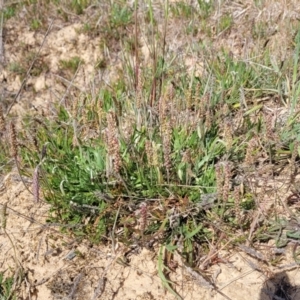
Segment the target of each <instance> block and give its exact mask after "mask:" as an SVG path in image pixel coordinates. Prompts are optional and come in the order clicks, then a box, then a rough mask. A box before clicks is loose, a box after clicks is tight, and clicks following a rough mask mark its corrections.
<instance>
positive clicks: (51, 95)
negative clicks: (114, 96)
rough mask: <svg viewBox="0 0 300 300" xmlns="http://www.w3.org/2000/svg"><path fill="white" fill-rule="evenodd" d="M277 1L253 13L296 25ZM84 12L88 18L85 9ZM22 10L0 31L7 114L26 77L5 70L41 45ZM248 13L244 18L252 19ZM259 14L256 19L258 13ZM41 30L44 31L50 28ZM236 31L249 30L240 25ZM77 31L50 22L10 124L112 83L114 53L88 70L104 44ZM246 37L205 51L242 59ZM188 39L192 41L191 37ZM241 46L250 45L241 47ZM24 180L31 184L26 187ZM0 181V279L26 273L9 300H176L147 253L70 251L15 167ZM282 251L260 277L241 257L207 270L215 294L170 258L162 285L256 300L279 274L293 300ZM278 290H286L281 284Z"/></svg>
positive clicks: (72, 22)
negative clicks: (67, 67)
mask: <svg viewBox="0 0 300 300" xmlns="http://www.w3.org/2000/svg"><path fill="white" fill-rule="evenodd" d="M283 2H284V1H278V3H277V4H274V5H273V4H272V1H271V2H270V4H269V5H266V6H265V7H264V8H262V9H261V10H260V13H261V14H263V15H266V16H267V15H268V13H269V14H270V15H271V14H272V13H273V11H274V10H275V11H276V9H277V10H278V14H279V13H280V12H282V11H285V12H287V14H290V15H288V17H286V16H285V18H290V19H292V20H294V19H296V18H297V13H298V14H299V11H300V10H299V8H297V6H296V4H294V3H292V2H291V3H289V5H290V6H289V5H288V6H289V9H288V10H285V9H283V7H284V3H283ZM249 3H250V2H249ZM249 5H250V4H249ZM276 5H277V6H276ZM293 5H294V6H293ZM243 9H244V10H251V9H252V7H251V5H250V6H247V5H245V6H244V7H241V5H239V4H238V3H237V4H236V7H235V8H234V7H231V8H230V9H229V7H228V10H229V11H230V10H231V11H233V12H236V15H237V18H238V17H239V14H238V13H240V14H242V13H244V10H243ZM88 12H89V13H90V14H92V13H93V11H92V8H90V11H88ZM26 13H27V10H26V8H24V9H23V10H21V11H19V12H18V15H17V16H15V17H13V18H11V19H9V20H7V21H6V22H5V26H4V30H5V39H4V49H5V60H6V64H5V65H3V66H2V67H1V72H0V80H1V82H2V87H1V93H2V98H1V99H3V103H4V104H5V106H6V107H8V105H9V104H10V103H11V102H12V99H13V98H14V96H15V95H16V94H17V91H18V89H19V88H20V87H21V84H22V80H23V77H24V74H18V72H16V71H12V63H13V62H20V61H22V58H24V55H25V54H26V53H27V52H28V51H32V50H35V51H37V49H38V48H39V47H40V46H41V44H42V41H43V39H44V38H45V29H41V30H40V31H33V30H32V29H31V28H30V26H29V25H28V23H27V21H26V20H27V19H26ZM293 14H294V15H293ZM249 15H250V17H252V16H253V15H254V13H250V14H249ZM216 17H217V16H216ZM258 17H260V15H257V18H258ZM253 19H255V18H253ZM172 22H173V23H172V24H173V30H172V32H170V34H169V35H168V37H167V41H168V39H169V44H168V45H169V47H170V48H171V49H175V51H180V46H181V45H185V43H186V42H187V41H186V40H185V39H184V38H182V37H181V36H180V34H181V33H180V29H179V28H175V27H176V26H174V24H175V25H176V22H178V20H177V21H176V20H173V21H172ZM46 23H48V25H49V24H50V21H49V22H46ZM172 24H170V27H171V26H172ZM243 26H244V27H245V28H246V27H247V25H246V24H243ZM81 27H82V23H81V19H80V18H79V17H76V16H73V17H72V18H70V19H69V21H68V22H65V23H64V22H63V21H62V20H54V21H53V24H52V26H51V30H50V32H49V35H48V36H47V38H46V40H45V43H44V45H43V47H42V49H41V53H40V56H39V57H41V59H40V61H39V63H41V64H42V63H44V64H45V65H46V66H47V68H46V70H45V69H43V68H42V71H41V73H40V74H38V75H36V76H30V77H29V78H28V80H27V82H26V86H25V88H24V90H23V91H22V94H21V96H20V97H18V101H17V102H16V103H15V105H14V106H13V107H12V110H11V115H12V118H13V119H15V120H16V122H18V120H19V116H20V115H24V114H25V113H26V112H28V111H34V110H35V109H37V110H39V111H41V110H44V111H45V112H46V113H47V111H48V110H51V109H52V108H53V106H52V105H53V103H55V102H57V101H62V97H63V95H64V93H65V92H66V91H68V90H69V89H70V87H71V86H72V87H73V88H74V89H76V90H77V92H78V90H79V91H80V90H83V91H84V90H86V89H92V88H93V87H92V85H93V84H94V85H97V82H98V81H100V77H101V80H103V78H105V81H106V82H111V81H113V80H114V78H115V77H116V76H118V68H120V53H121V51H119V49H117V48H116V49H115V51H112V52H111V53H110V55H109V59H108V62H107V63H108V68H107V70H106V71H105V72H104V73H102V71H101V74H100V72H98V71H95V68H94V66H95V64H96V63H97V62H98V61H99V60H101V59H102V55H103V54H99V53H98V52H97V46H98V45H99V44H100V43H101V39H102V38H103V37H102V36H101V35H100V36H91V35H89V34H87V33H84V32H82V31H81V30H80V28H81ZM176 30H178V32H177V33H176ZM285 30H286V27H283V28H282V30H281V31H280V30H278V31H277V33H276V34H275V33H274V35H271V38H270V42H269V43H271V44H272V43H273V44H274V45H276V42H275V41H276V39H280V35H284V34H285ZM245 32H246V31H244V32H243V30H241V31H238V30H237V29H236V28H233V29H232V31H231V32H230V33H227V35H226V36H225V35H222V34H221V33H220V34H219V36H218V38H219V42H218V43H216V41H213V45H214V47H215V48H216V49H217V48H218V47H221V46H220V45H225V46H226V47H228V48H230V49H231V50H232V52H233V55H240V54H241V52H243V55H245V56H247V53H246V52H247V51H250V49H251V47H254V46H253V45H252V44H251V40H249V39H248V38H247V36H245V35H244V34H245ZM243 35H244V36H243ZM174 36H177V37H178V40H177V44H176V42H174V40H173V41H172V37H174ZM195 39H196V38H195ZM243 39H244V40H246V42H245V41H243ZM190 42H191V43H193V40H191V41H190ZM244 42H245V43H248V44H247V45H248V46H246V45H245V43H244ZM243 43H244V44H243ZM172 47H173V48H172ZM274 47H275V46H274ZM141 51H142V52H143V56H144V59H145V60H147V55H149V53H148V52H147V47H146V46H145V45H144V46H143V45H142V46H141ZM277 55H280V53H277ZM74 56H79V57H80V58H82V59H83V60H84V68H81V69H80V70H79V72H78V74H77V75H76V78H75V79H74V81H71V80H70V78H69V79H66V78H67V77H68V76H67V75H68V74H65V73H63V72H62V71H61V69H60V64H59V61H61V60H66V59H68V58H70V57H74ZM183 61H185V63H186V65H187V66H188V67H191V68H193V67H194V65H195V64H194V62H195V57H193V56H192V55H189V56H187V57H185V58H184V59H183ZM9 66H10V68H9ZM198 68H199V69H198ZM194 71H195V70H194ZM196 71H197V72H201V64H199V65H197V70H196ZM91 82H93V84H91ZM28 183H29V184H31V182H30V180H29V181H28ZM1 184H2V186H5V187H6V189H4V192H2V194H1V195H0V203H1V204H4V203H6V202H7V203H8V209H7V225H6V228H7V234H8V235H9V237H10V238H11V240H10V239H9V238H8V236H7V235H6V234H4V233H2V234H1V235H0V271H1V272H5V274H6V275H7V276H9V275H11V274H13V275H15V276H20V277H21V274H20V273H18V272H17V271H16V264H17V262H16V260H18V261H19V262H20V263H21V265H22V267H23V270H25V272H26V276H25V278H26V280H25V281H24V282H23V283H22V285H21V288H20V290H19V292H18V296H17V299H41V300H48V299H49V300H50V299H124V300H125V299H128V300H129V299H157V300H158V299H175V297H174V296H173V295H171V294H170V293H168V292H166V291H165V290H164V289H163V287H162V285H161V280H160V278H159V276H158V274H157V266H156V265H157V256H156V252H155V251H153V252H152V251H148V250H146V249H143V250H141V251H140V252H139V253H132V254H130V256H129V261H125V262H124V256H125V253H126V252H127V251H128V249H127V248H126V247H124V246H123V245H122V244H118V243H117V244H116V245H114V246H113V245H107V246H91V245H89V243H88V242H86V243H80V244H77V242H76V240H72V238H69V237H67V235H66V234H62V233H60V232H59V229H58V228H56V227H55V226H47V225H45V220H46V216H47V211H48V209H49V207H48V206H47V204H45V203H43V202H41V203H39V204H36V203H34V201H33V196H32V195H31V194H29V192H28V191H27V190H26V189H25V188H24V185H23V183H22V182H21V181H20V177H19V175H18V172H17V171H16V170H14V169H13V171H11V172H9V173H8V174H5V175H3V176H2V178H1ZM11 242H12V243H11ZM12 244H13V246H12ZM14 250H15V251H14ZM285 251H286V257H285V258H284V260H283V261H282V262H281V264H280V266H281V267H278V266H277V267H274V268H272V267H270V266H268V268H267V269H268V271H265V270H264V263H263V262H261V261H259V260H257V259H256V258H252V257H250V256H249V255H247V254H246V253H245V251H241V252H236V251H234V252H233V253H230V252H229V253H228V252H226V253H223V257H224V258H225V259H226V261H224V262H223V263H218V264H216V265H214V266H213V267H212V268H210V269H209V270H208V273H209V275H210V278H213V281H214V285H215V287H216V288H214V287H212V286H210V287H207V286H206V285H207V284H206V283H205V282H201V280H200V279H199V278H197V276H195V275H194V276H193V272H191V271H189V268H188V267H186V266H184V265H183V263H182V261H181V260H180V258H179V257H178V258H175V259H176V260H177V263H178V268H176V270H175V271H174V272H172V273H171V274H170V278H171V279H172V280H173V281H174V282H175V283H176V286H175V289H176V291H177V292H178V293H179V294H180V295H181V296H182V298H183V299H186V300H188V299H226V297H227V299H228V298H229V299H236V300H238V299H257V300H258V299H260V300H263V299H271V298H269V297H270V296H267V294H266V293H264V292H263V289H265V291H266V290H267V288H266V282H268V280H269V281H274V280H273V279H272V276H273V275H274V274H277V273H278V274H280V276H279V275H278V276H279V277H280V278H281V276H285V275H286V276H287V278H288V280H289V282H290V285H292V286H294V288H291V289H290V293H291V295H292V298H291V299H300V296H299V295H300V293H298V296H296V293H297V287H296V286H297V285H299V286H300V276H299V274H298V273H299V270H298V268H297V265H296V264H293V260H292V259H291V257H290V252H291V251H290V249H289V248H286V249H285ZM265 252H267V251H265ZM265 252H264V253H265ZM274 276H275V275H274ZM275 277H276V276H275ZM280 278H279V279H276V280H277V281H279V282H281V283H282V285H283V283H284V280H282V279H280ZM276 280H275V281H276ZM284 284H286V285H288V284H287V283H286V282H285V283H284ZM271 285H272V283H270V286H271ZM272 293H273V294H274V289H273V290H272V289H270V291H269V295H272ZM277 295H279V294H277ZM279 296H280V295H279ZM281 297H284V296H282V295H281ZM297 297H298V298H297ZM283 299H290V298H283Z"/></svg>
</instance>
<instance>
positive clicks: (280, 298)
mask: <svg viewBox="0 0 300 300" xmlns="http://www.w3.org/2000/svg"><path fill="white" fill-rule="evenodd" d="M259 300H300V286H295V285H292V283H291V282H290V279H289V278H288V276H287V274H286V273H285V272H280V273H276V274H275V275H274V276H272V277H271V278H269V279H268V280H266V281H265V283H264V285H263V288H262V290H261V292H260V297H259Z"/></svg>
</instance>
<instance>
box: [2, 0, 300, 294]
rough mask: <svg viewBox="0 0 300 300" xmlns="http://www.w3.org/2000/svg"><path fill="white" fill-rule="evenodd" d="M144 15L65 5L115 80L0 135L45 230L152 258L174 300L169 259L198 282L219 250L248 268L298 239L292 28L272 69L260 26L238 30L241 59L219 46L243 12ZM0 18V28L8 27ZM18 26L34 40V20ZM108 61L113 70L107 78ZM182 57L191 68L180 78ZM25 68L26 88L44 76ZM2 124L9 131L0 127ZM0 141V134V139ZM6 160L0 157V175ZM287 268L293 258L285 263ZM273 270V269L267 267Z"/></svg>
mask: <svg viewBox="0 0 300 300" xmlns="http://www.w3.org/2000/svg"><path fill="white" fill-rule="evenodd" d="M41 2H43V1H41ZM46 2H47V1H46ZM50 2H51V1H50ZM50 2H49V3H48V2H47V3H48V5H49V6H51V5H52V6H54V7H55V11H56V13H58V14H59V15H60V16H61V13H62V12H64V13H66V14H67V15H68V18H67V19H69V17H70V18H73V17H74V16H73V15H72V14H69V13H68V11H67V12H66V7H68V6H67V5H64V4H63V3H61V2H60V1H56V2H55V1H53V2H52V3H50ZM104 2H105V1H104ZM146 2H147V3H144V2H143V3H140V2H139V1H137V0H136V1H135V6H134V7H132V6H130V5H129V3H127V2H125V1H120V2H113V3H109V1H107V3H105V5H104V4H102V3H101V4H99V3H98V2H95V3H93V2H92V1H72V4H71V7H70V8H72V10H73V11H74V12H75V13H76V14H77V15H80V18H82V19H81V21H82V29H81V30H80V32H79V33H80V34H87V35H91V36H94V37H95V36H97V35H99V36H101V38H102V40H101V46H100V48H101V49H100V50H99V49H98V50H97V51H101V55H102V57H101V59H99V58H98V60H97V61H96V62H95V63H94V67H95V70H94V71H95V73H97V72H103V74H104V73H105V71H107V70H109V69H110V68H111V69H114V71H115V74H116V75H115V77H114V81H112V82H107V81H106V80H102V79H101V84H99V83H97V84H96V85H94V84H93V87H92V88H91V89H90V90H87V89H83V88H82V89H79V88H76V89H75V88H74V89H72V92H70V90H71V85H72V87H73V81H72V84H69V86H68V87H67V88H66V91H65V93H62V97H61V99H58V100H59V101H57V103H55V104H53V107H52V109H51V111H47V112H46V115H45V111H42V112H38V111H37V112H36V113H35V114H34V115H33V114H28V115H27V116H25V117H24V118H23V119H22V120H21V123H22V128H21V129H19V130H18V132H17V133H10V139H11V140H13V142H12V143H11V144H12V146H13V147H12V149H11V150H10V156H11V158H14V159H15V160H16V162H18V164H19V167H20V172H21V173H22V175H25V176H27V177H31V176H32V174H34V187H33V193H34V198H35V200H36V202H39V200H40V199H41V201H46V202H47V203H48V204H50V206H51V208H50V211H49V219H48V221H49V222H50V223H59V224H61V229H62V231H63V232H67V233H68V234H69V235H72V236H74V237H76V238H78V240H82V241H84V240H87V239H88V240H89V242H91V243H92V244H100V243H105V244H110V243H114V241H115V240H117V241H118V242H120V243H122V244H124V245H127V246H128V247H133V245H134V247H136V248H143V247H146V248H148V249H154V248H155V249H157V247H159V250H158V258H157V260H158V274H159V276H160V278H161V279H162V282H163V285H164V287H165V288H166V289H168V290H169V291H170V292H171V293H172V294H173V295H174V296H175V297H177V298H179V299H180V297H181V296H180V295H179V293H178V292H177V290H176V286H175V284H174V282H172V281H171V280H170V278H169V277H170V276H169V275H170V273H171V272H172V270H174V269H176V267H174V265H173V267H172V264H173V263H174V262H173V260H172V258H173V256H174V253H177V254H178V255H180V257H181V259H182V261H183V265H186V266H188V268H190V270H191V272H195V274H198V275H199V276H202V275H201V274H204V273H205V272H206V270H208V269H209V267H210V266H212V265H214V264H215V263H217V262H218V261H224V260H225V258H224V257H222V254H220V252H219V250H220V249H222V250H224V249H225V250H231V249H235V248H238V249H243V251H245V252H247V251H248V254H249V253H250V252H251V251H252V252H251V253H252V254H253V253H254V256H255V257H257V258H259V257H260V256H259V254H258V252H257V250H255V249H256V245H257V244H259V243H267V242H269V241H273V242H274V244H273V245H274V246H273V247H275V248H283V247H286V246H287V244H288V243H291V242H294V243H298V241H299V239H300V235H299V233H298V227H297V226H299V224H298V221H297V220H298V208H297V202H298V200H299V198H300V196H299V193H300V192H299V190H295V188H294V186H295V185H296V184H297V175H298V161H299V154H300V152H299V142H300V138H299V136H300V135H299V129H300V128H299V109H300V106H299V93H300V88H299V86H300V85H299V68H298V63H299V54H300V27H297V28H294V33H295V34H294V35H291V36H290V37H287V40H286V43H288V45H287V46H286V49H285V50H286V53H285V60H284V61H282V60H281V58H280V57H279V55H278V53H276V52H275V50H274V46H273V44H272V41H271V37H270V36H269V35H268V32H269V28H267V27H268V24H267V22H266V21H265V20H258V21H256V19H255V18H253V17H252V15H250V13H249V15H247V18H249V19H251V18H252V19H251V20H252V22H255V24H254V25H253V26H251V27H249V28H248V29H247V30H248V31H249V39H250V37H251V38H253V40H254V41H255V43H257V44H256V45H255V46H251V47H252V48H251V50H249V49H248V48H247V47H250V46H248V45H246V44H245V43H246V42H243V43H244V44H241V46H240V47H239V49H237V48H238V46H236V48H234V47H230V46H228V45H227V44H226V43H225V41H226V39H227V38H228V35H230V33H231V30H239V28H238V26H245V25H244V23H243V24H242V25H240V24H239V20H240V18H241V17H240V15H241V14H244V13H246V11H247V10H243V9H242V8H241V9H240V11H239V13H240V14H236V15H235V14H232V10H234V9H233V8H231V7H230V6H229V4H227V3H222V4H216V2H213V1H198V2H197V5H195V6H194V7H192V6H191V4H189V3H187V2H185V1H179V2H175V3H173V4H172V5H171V6H170V7H168V6H163V7H160V8H159V9H160V10H159V13H158V11H157V8H156V7H155V6H154V3H152V1H146ZM219 2H220V1H219ZM219 2H218V3H219ZM221 2H222V1H221ZM221 2H220V3H221ZM254 2H255V3H254ZM146 4H147V5H146ZM31 5H37V4H31ZM39 5H41V4H40V3H39ZM93 5H94V6H95V7H97V8H98V6H101V5H103V7H102V8H103V9H104V8H105V9H106V11H105V14H103V13H102V14H103V18H102V16H101V17H99V16H98V15H97V16H96V14H97V13H96V12H95V15H93V16H92V17H91V18H90V19H89V20H88V21H87V19H84V18H85V10H88V9H91V6H93ZM239 5H241V6H242V4H239ZM252 5H255V6H257V9H259V8H258V6H262V5H263V4H261V3H259V1H253V3H252ZM29 6H30V5H29ZM28 9H29V8H28ZM169 9H170V13H169ZM237 9H238V8H237ZM223 10H224V12H223ZM5 11H7V13H6V15H5V18H6V19H8V18H9V17H13V15H14V14H13V13H12V12H10V10H8V8H7V10H5ZM9 12H10V13H9ZM40 13H41V12H39V14H40ZM216 15H218V18H216ZM219 15H220V16H219ZM237 16H238V17H237ZM78 18H79V17H78ZM65 20H66V19H65ZM94 20H97V21H94ZM43 22H45V21H43ZM93 22H94V23H93ZM172 22H173V23H172ZM30 24H31V25H30V27H31V29H33V30H38V29H39V30H42V29H41V28H42V22H40V21H39V19H35V18H33V19H32V20H31V22H30ZM169 24H171V25H172V26H173V27H172V26H170V25H169ZM178 24H180V26H182V27H183V28H182V30H180V29H178V27H179V26H178ZM211 24H213V25H212V26H211ZM249 24H251V22H249ZM171 27H172V28H171ZM172 30H174V32H175V33H176V37H177V36H178V39H179V41H180V43H181V46H179V49H180V55H179V54H178V52H179V51H177V50H178V49H177V48H176V43H173V42H172V40H171V39H172V34H173V33H171V32H170V33H169V31H172ZM240 30H242V29H240ZM96 32H97V34H96ZM79 33H78V34H79ZM184 33H185V34H187V36H186V37H181V35H182V34H184ZM190 33H192V34H191V35H190ZM223 35H224V37H223ZM212 36H215V37H216V39H218V40H219V42H216V41H214V39H213V37H212ZM231 38H232V39H233V37H231ZM266 39H268V41H266ZM142 43H144V44H145V45H144V48H143V51H144V52H142V49H141V48H142V47H141V44H142ZM249 44H250V42H249ZM235 45H238V42H237V41H235ZM98 46H99V45H98ZM172 47H173V48H176V49H175V50H173V49H172ZM184 47H185V48H184ZM145 49H146V50H147V51H149V55H148V57H146V54H145V53H146V50H145ZM237 50H239V51H237ZM114 51H116V53H117V55H116V56H115V57H118V59H119V60H120V61H121V66H120V65H119V66H118V67H117V66H114V65H111V63H112V62H114V61H116V58H115V57H114V55H115V54H116V53H114ZM234 51H235V52H234ZM233 52H234V53H233ZM98 57H99V56H98ZM190 57H192V58H193V59H194V58H195V57H196V58H195V59H194V60H193V61H192V64H191V65H188V62H187V61H188V59H187V58H190ZM29 61H30V59H29ZM23 63H24V62H23ZM23 63H19V62H11V63H10V64H9V65H8V70H9V71H10V72H13V73H16V74H18V75H21V74H23V75H24V74H25V73H26V69H24V67H23V66H24V64H23ZM29 64H30V63H29V62H26V66H27V68H28V66H29ZM37 65H40V67H39V68H37V69H36V70H38V71H37V72H32V74H31V75H32V76H38V75H40V74H41V73H42V72H43V71H45V70H48V67H47V65H46V64H45V63H42V62H40V64H37ZM84 65H85V62H84V60H83V59H81V58H80V56H79V55H78V56H75V57H70V58H68V59H66V60H62V59H61V60H59V67H60V69H61V70H63V71H68V73H70V74H71V76H74V75H75V73H77V72H79V71H80V70H81V69H83V68H84ZM33 70H35V69H33ZM103 74H102V75H103ZM68 80H70V78H68ZM72 80H73V79H72ZM74 80H75V77H74ZM68 83H69V81H68ZM74 86H75V84H74ZM1 115H2V114H0V117H1ZM10 117H11V116H7V118H8V119H10ZM2 123H6V124H8V123H7V120H4V117H3V119H2V118H0V125H1V124H2ZM6 127H8V126H6ZM13 128H14V126H13ZM5 130H6V129H5V126H4V125H3V126H2V125H1V126H0V132H1V134H2V136H3V137H4V132H5ZM7 153H8V149H7V148H6V146H5V145H0V163H1V166H0V167H1V168H0V172H2V173H3V172H4V170H7V169H6V165H7V164H8V159H7ZM33 170H34V171H33ZM270 182H272V184H271V183H270ZM279 183H280V184H281V186H280V187H279ZM270 185H271V188H270ZM283 190H285V192H284V195H286V196H285V197H286V198H283V196H282V191H283ZM267 198H268V199H267ZM270 199H272V201H271V202H272V203H271V204H270ZM295 222H296V223H295ZM67 225H74V226H72V227H68V226H67ZM241 245H242V246H241ZM249 249H250V250H249ZM200 256H201V257H202V259H199V257H200ZM252 256H253V255H252ZM298 256H299V253H298V252H297V251H296V250H295V251H294V258H295V261H296V262H297V263H299V257H298ZM279 261H280V259H278V255H273V256H272V257H270V259H269V266H270V265H274V266H276V264H277V263H278V262H279ZM266 264H267V265H268V262H266ZM3 282H4V281H3V278H2V277H0V294H1V291H2V293H4V292H5V290H4V289H2V290H1V287H2V286H6V285H7V283H5V282H4V283H3Z"/></svg>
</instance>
